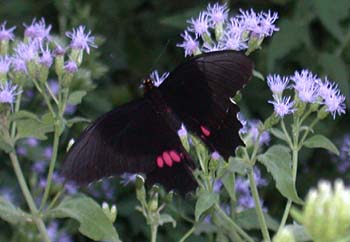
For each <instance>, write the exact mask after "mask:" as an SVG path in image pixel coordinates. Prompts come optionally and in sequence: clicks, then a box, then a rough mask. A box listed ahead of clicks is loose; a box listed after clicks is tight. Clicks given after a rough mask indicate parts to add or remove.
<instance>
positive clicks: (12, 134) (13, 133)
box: [11, 90, 22, 138]
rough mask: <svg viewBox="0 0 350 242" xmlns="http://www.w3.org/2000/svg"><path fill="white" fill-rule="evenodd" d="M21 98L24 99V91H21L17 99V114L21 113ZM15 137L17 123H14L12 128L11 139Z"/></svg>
mask: <svg viewBox="0 0 350 242" xmlns="http://www.w3.org/2000/svg"><path fill="white" fill-rule="evenodd" d="M21 98H22V90H21V91H20V93H19V94H18V95H17V98H16V104H15V112H16V113H17V112H18V111H19V108H20V107H21ZM15 135H16V122H13V123H12V127H11V138H14V137H15Z"/></svg>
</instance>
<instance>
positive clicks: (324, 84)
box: [317, 77, 338, 99]
mask: <svg viewBox="0 0 350 242" xmlns="http://www.w3.org/2000/svg"><path fill="white" fill-rule="evenodd" d="M317 83H318V86H319V88H318V94H319V95H320V97H321V98H323V99H326V98H328V97H329V96H330V95H332V94H333V93H334V92H336V91H337V90H338V86H337V85H336V84H335V83H334V82H330V81H328V78H327V77H325V81H321V80H318V82H317Z"/></svg>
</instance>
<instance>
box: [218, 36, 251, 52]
mask: <svg viewBox="0 0 350 242" xmlns="http://www.w3.org/2000/svg"><path fill="white" fill-rule="evenodd" d="M220 45H221V46H222V49H229V50H237V51H239V50H244V49H247V47H248V45H247V43H246V41H242V38H241V36H240V35H238V34H233V33H231V32H226V33H224V36H223V38H222V40H221V41H220Z"/></svg>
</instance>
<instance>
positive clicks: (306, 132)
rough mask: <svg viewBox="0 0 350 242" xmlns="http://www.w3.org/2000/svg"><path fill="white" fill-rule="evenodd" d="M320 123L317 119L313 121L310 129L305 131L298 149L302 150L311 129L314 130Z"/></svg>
mask: <svg viewBox="0 0 350 242" xmlns="http://www.w3.org/2000/svg"><path fill="white" fill-rule="evenodd" d="M318 121H320V120H319V119H318V118H317V117H316V118H315V119H314V120H313V121H312V123H311V124H310V126H309V129H307V130H305V132H304V134H303V137H302V138H301V139H300V142H299V145H298V148H299V149H301V147H302V145H303V144H304V141H305V139H306V138H307V136H308V134H309V133H310V129H312V128H313V127H314V126H315V125H316V124H317V122H318Z"/></svg>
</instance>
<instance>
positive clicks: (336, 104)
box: [324, 91, 345, 119]
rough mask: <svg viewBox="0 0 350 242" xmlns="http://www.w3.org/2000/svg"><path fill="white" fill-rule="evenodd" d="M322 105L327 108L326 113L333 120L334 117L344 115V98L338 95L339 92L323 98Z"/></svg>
mask: <svg viewBox="0 0 350 242" xmlns="http://www.w3.org/2000/svg"><path fill="white" fill-rule="evenodd" d="M324 104H325V105H326V106H327V108H326V111H327V112H330V113H331V114H332V116H333V119H335V116H336V115H337V114H338V115H341V114H343V113H345V96H343V95H341V94H340V91H337V92H333V93H332V94H330V95H329V96H328V97H326V98H325V100H324Z"/></svg>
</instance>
